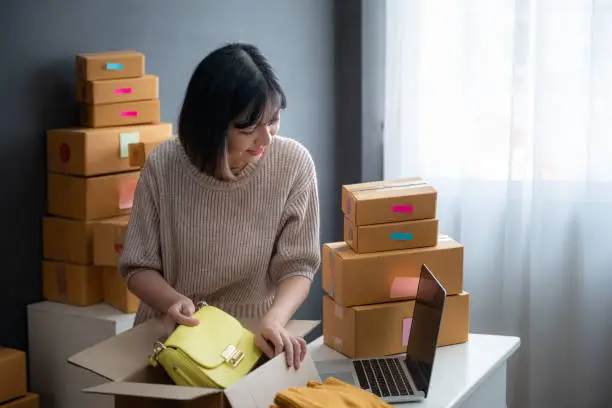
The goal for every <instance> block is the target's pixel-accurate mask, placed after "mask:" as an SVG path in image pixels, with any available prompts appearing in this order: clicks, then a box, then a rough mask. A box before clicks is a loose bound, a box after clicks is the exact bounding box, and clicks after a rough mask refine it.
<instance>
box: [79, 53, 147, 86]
mask: <svg viewBox="0 0 612 408" xmlns="http://www.w3.org/2000/svg"><path fill="white" fill-rule="evenodd" d="M76 74H77V78H79V79H84V80H86V81H95V80H98V79H115V78H134V77H139V76H143V75H144V74H145V56H144V54H142V53H140V52H136V51H133V50H119V51H106V52H96V53H81V54H77V55H76Z"/></svg>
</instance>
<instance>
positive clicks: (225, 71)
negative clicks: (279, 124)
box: [178, 43, 287, 175]
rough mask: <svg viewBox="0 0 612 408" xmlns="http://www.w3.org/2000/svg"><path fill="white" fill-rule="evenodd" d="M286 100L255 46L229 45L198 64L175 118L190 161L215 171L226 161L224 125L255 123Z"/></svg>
mask: <svg viewBox="0 0 612 408" xmlns="http://www.w3.org/2000/svg"><path fill="white" fill-rule="evenodd" d="M286 105H287V101H286V98H285V94H284V92H283V90H282V88H281V86H280V84H279V82H278V79H277V77H276V74H275V73H274V71H273V69H272V67H271V66H270V64H269V63H268V61H267V60H266V58H265V57H264V56H263V55H262V54H261V52H260V51H259V50H258V49H257V47H255V46H253V45H249V44H241V43H232V44H228V45H226V46H223V47H221V48H218V49H216V50H214V51H213V52H211V53H210V54H208V55H207V56H206V57H205V58H204V59H203V60H202V61H201V62H200V63H199V65H198V66H197V67H196V69H195V71H194V72H193V75H192V77H191V79H190V80H189V84H188V85H187V91H186V93H185V99H184V101H183V105H182V108H181V112H180V115H179V120H178V138H179V140H180V142H181V144H182V145H183V148H184V149H185V152H186V153H187V155H188V156H189V159H190V160H191V162H192V163H193V164H194V165H195V166H196V167H197V168H198V169H199V170H200V171H202V172H206V173H209V174H211V175H216V174H218V172H219V168H220V166H223V163H224V162H226V154H227V140H228V126H229V125H230V124H233V125H234V126H235V127H237V128H239V129H244V128H248V127H251V126H254V125H258V124H259V123H260V121H261V120H262V119H263V115H264V114H265V112H266V111H269V109H270V108H271V107H273V108H275V109H276V108H278V109H285V107H286Z"/></svg>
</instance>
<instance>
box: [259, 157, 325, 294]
mask: <svg viewBox="0 0 612 408" xmlns="http://www.w3.org/2000/svg"><path fill="white" fill-rule="evenodd" d="M319 224H320V221H319V196H318V190H317V178H316V174H315V171H314V164H312V163H310V171H309V172H308V180H307V181H306V182H305V183H304V185H303V186H302V188H300V189H299V190H296V191H295V193H293V194H291V195H290V196H289V199H288V200H287V204H286V206H285V209H284V212H283V218H282V222H281V227H280V233H279V236H278V238H277V242H276V251H275V253H274V255H273V257H272V260H271V263H270V269H269V275H270V279H271V281H272V283H273V284H275V285H278V284H279V283H280V282H281V281H283V280H284V279H286V278H289V277H291V276H296V275H299V276H304V277H306V278H308V279H310V280H312V279H313V278H314V275H315V274H316V273H317V271H318V269H319V266H320V264H321V252H320V249H319V246H320V245H319V228H320V225H319Z"/></svg>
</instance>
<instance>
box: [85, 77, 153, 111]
mask: <svg viewBox="0 0 612 408" xmlns="http://www.w3.org/2000/svg"><path fill="white" fill-rule="evenodd" d="M76 99H77V101H79V102H83V103H90V104H93V105H99V104H104V103H119V102H130V101H146V100H148V99H159V77H157V76H155V75H143V76H141V77H138V78H120V79H107V80H97V81H85V80H82V79H79V80H77V83H76Z"/></svg>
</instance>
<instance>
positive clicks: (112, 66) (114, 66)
mask: <svg viewBox="0 0 612 408" xmlns="http://www.w3.org/2000/svg"><path fill="white" fill-rule="evenodd" d="M106 69H108V70H109V71H120V70H122V69H123V64H121V63H119V62H107V63H106Z"/></svg>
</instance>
